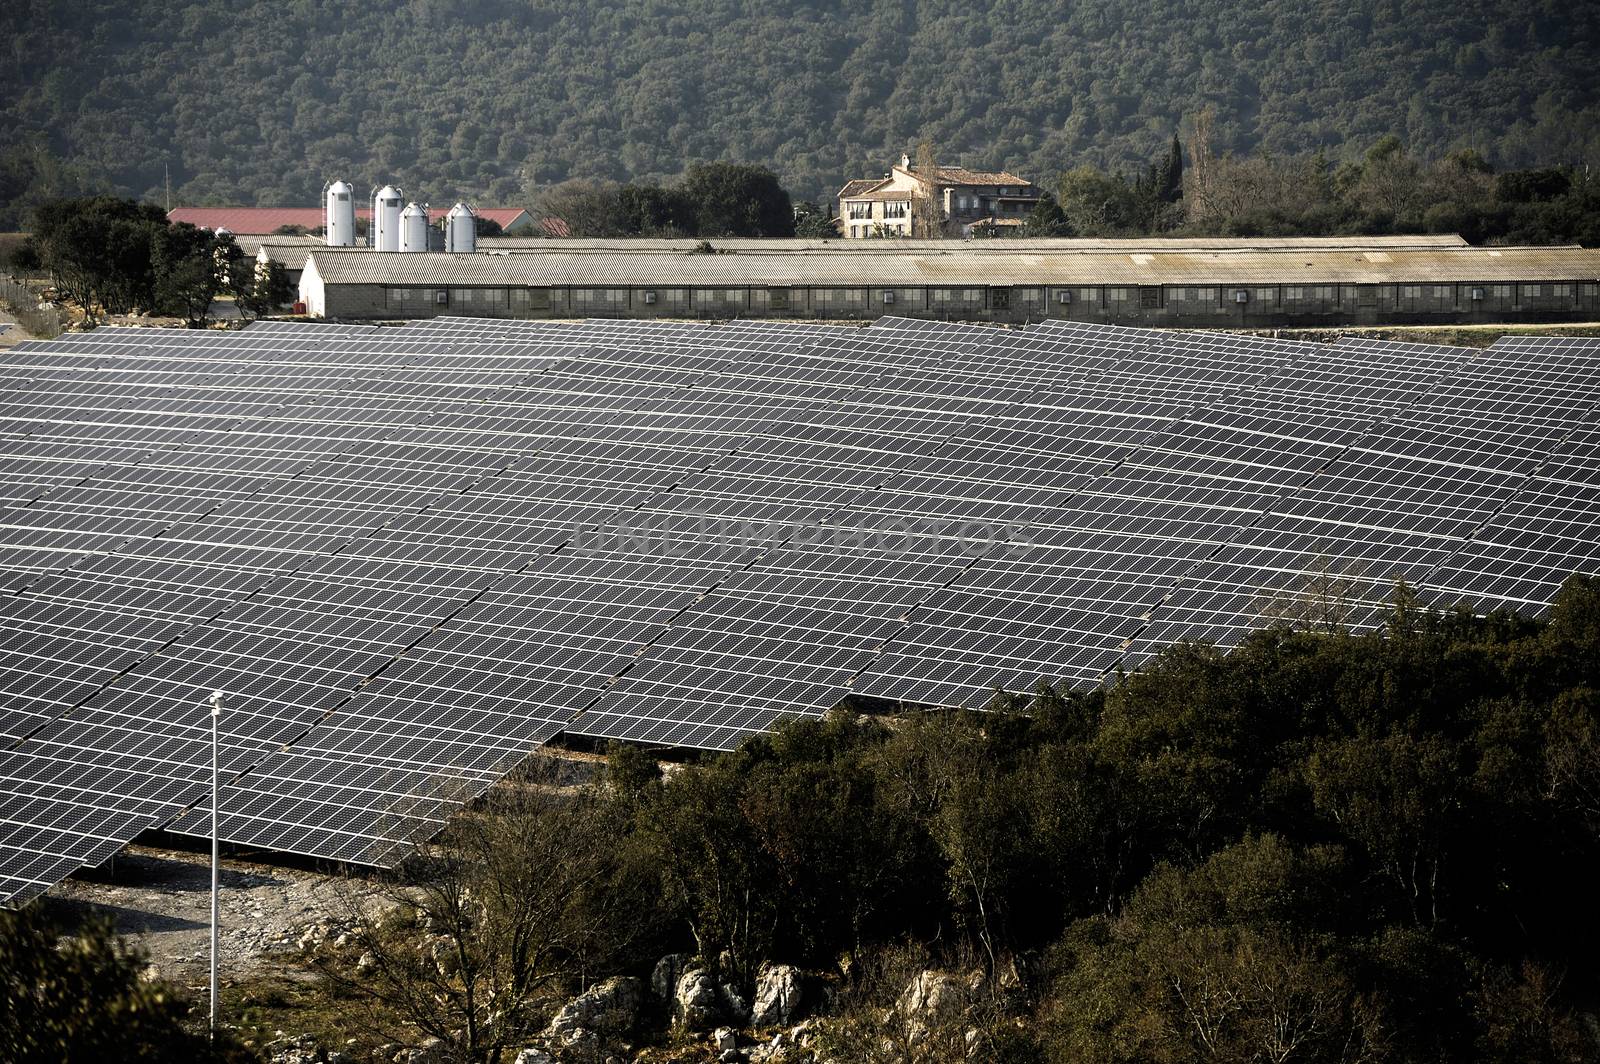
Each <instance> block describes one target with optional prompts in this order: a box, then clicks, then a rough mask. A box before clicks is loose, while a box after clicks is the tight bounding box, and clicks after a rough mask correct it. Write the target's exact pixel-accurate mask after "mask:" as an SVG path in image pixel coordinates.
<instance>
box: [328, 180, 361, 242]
mask: <svg viewBox="0 0 1600 1064" xmlns="http://www.w3.org/2000/svg"><path fill="white" fill-rule="evenodd" d="M322 240H323V243H325V244H327V245H328V246H329V247H330V248H353V247H355V246H356V190H355V189H353V188H351V187H350V186H349V185H348V184H347V183H345V182H343V181H335V182H334V183H333V184H331V185H329V186H328V187H327V188H325V189H323V190H322Z"/></svg>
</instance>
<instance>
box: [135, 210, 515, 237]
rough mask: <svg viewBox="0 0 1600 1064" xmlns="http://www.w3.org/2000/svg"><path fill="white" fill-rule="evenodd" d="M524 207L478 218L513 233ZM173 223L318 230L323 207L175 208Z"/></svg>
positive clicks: (431, 213)
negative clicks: (512, 229) (494, 223)
mask: <svg viewBox="0 0 1600 1064" xmlns="http://www.w3.org/2000/svg"><path fill="white" fill-rule="evenodd" d="M371 213H372V211H371V208H368V207H360V206H358V207H357V208H356V217H357V218H366V217H367V216H368V215H370V214H371ZM448 213H450V208H449V207H430V208H429V209H428V219H429V220H430V221H435V222H436V221H438V220H439V219H441V218H443V217H444V216H445V215H446V214H448ZM527 213H528V212H527V211H525V210H523V209H522V208H521V207H484V208H481V209H479V210H478V217H480V218H487V219H490V220H492V221H494V222H498V223H499V225H500V228H502V229H510V228H511V227H512V226H514V225H517V224H518V223H519V222H522V221H524V220H525V219H526V217H527ZM167 220H168V221H169V222H188V223H189V224H190V225H197V226H199V227H200V228H202V229H226V230H228V231H229V232H230V233H248V234H251V235H253V236H264V235H270V234H272V233H274V232H276V231H277V230H278V229H280V228H282V227H283V226H286V225H299V226H304V227H305V228H307V229H315V228H317V227H318V226H320V225H321V224H322V208H321V207H174V208H172V210H170V211H168V212H167Z"/></svg>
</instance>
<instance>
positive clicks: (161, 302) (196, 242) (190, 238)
mask: <svg viewBox="0 0 1600 1064" xmlns="http://www.w3.org/2000/svg"><path fill="white" fill-rule="evenodd" d="M219 250H221V251H223V252H225V251H226V246H225V244H222V243H219V241H218V239H217V238H216V236H215V235H214V234H212V233H209V232H207V231H205V230H204V229H196V228H195V227H194V226H192V225H189V224H187V223H183V222H180V223H178V224H177V225H170V226H168V227H167V228H166V229H164V230H161V231H160V232H159V233H158V234H157V236H156V239H155V250H154V254H153V255H152V264H153V266H154V268H155V303H156V308H157V309H158V310H160V311H161V312H162V313H166V314H172V315H174V316H176V317H180V318H182V319H183V320H184V324H186V325H187V326H189V327H190V328H191V329H201V328H204V327H205V324H206V321H207V320H208V318H209V316H210V313H211V304H212V302H213V301H215V300H216V298H217V296H218V294H220V293H221V292H222V290H223V288H224V287H225V285H226V283H227V277H228V272H227V264H226V258H224V259H223V260H222V263H221V265H220V267H219V262H218V257H217V256H218V252H219Z"/></svg>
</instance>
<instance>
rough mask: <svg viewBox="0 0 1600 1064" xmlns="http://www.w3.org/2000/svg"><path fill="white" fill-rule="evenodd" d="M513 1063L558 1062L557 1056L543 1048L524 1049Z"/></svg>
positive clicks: (552, 1063) (551, 1063) (536, 1063)
mask: <svg viewBox="0 0 1600 1064" xmlns="http://www.w3.org/2000/svg"><path fill="white" fill-rule="evenodd" d="M511 1064H556V1058H555V1057H552V1056H551V1055H550V1054H549V1053H546V1052H545V1051H544V1050H542V1049H524V1050H523V1051H522V1052H520V1053H518V1054H517V1056H516V1059H514V1060H513V1061H512V1062H511Z"/></svg>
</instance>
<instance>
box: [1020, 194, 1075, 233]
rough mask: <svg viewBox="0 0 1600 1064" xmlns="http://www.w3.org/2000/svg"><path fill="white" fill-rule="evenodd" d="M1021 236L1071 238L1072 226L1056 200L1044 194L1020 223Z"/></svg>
mask: <svg viewBox="0 0 1600 1064" xmlns="http://www.w3.org/2000/svg"><path fill="white" fill-rule="evenodd" d="M1022 235H1023V236H1071V235H1072V224H1071V223H1070V222H1068V221H1067V215H1066V212H1065V211H1063V210H1062V209H1061V204H1059V203H1057V202H1056V198H1055V197H1054V196H1052V195H1051V194H1050V193H1048V192H1045V193H1043V194H1041V195H1040V197H1039V202H1038V203H1036V204H1034V207H1033V210H1031V211H1029V212H1028V217H1027V218H1026V219H1025V220H1024V221H1023V223H1022Z"/></svg>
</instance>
